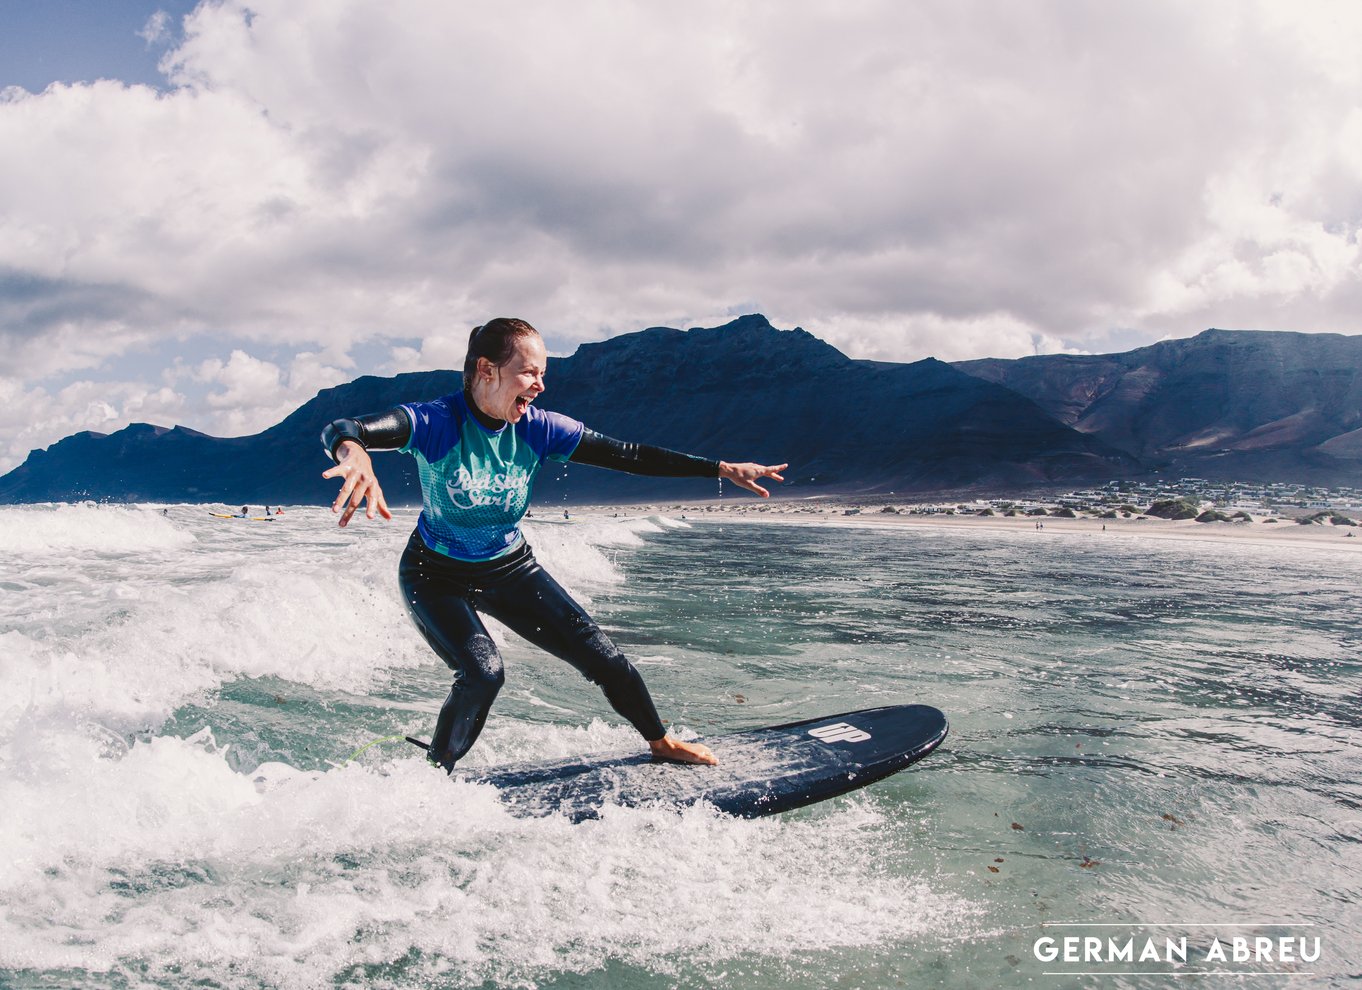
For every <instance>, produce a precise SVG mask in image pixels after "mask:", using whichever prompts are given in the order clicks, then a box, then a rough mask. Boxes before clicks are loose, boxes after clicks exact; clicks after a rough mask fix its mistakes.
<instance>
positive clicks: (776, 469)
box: [719, 461, 790, 498]
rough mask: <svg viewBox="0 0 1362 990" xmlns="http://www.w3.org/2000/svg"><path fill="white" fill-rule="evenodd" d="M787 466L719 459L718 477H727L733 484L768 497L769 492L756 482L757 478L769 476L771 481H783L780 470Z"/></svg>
mask: <svg viewBox="0 0 1362 990" xmlns="http://www.w3.org/2000/svg"><path fill="white" fill-rule="evenodd" d="M789 466H790V465H788V464H751V463H744V464H730V463H728V461H720V462H719V477H720V478H727V479H728V480H729V481H731V482H733V484H735V485H740V486H741V487H743V488H746V489H747V490H748V491H749V492H756V493H757V494H758V495H760V496H761V497H762V498H770V496H771V493H770V492H768V491H767V490H766V489H765V488H762V487H761V485H759V484H757V479H759V478H770V479H772V480H773V481H784V480H785V478H784V476H783V475H781V473H780V472H782V471H784V470H785V469H786V468H787V467H789Z"/></svg>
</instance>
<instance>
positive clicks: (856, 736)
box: [809, 722, 870, 742]
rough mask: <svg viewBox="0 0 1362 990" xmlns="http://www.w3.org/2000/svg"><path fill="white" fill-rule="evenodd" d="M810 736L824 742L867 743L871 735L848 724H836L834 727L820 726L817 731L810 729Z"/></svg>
mask: <svg viewBox="0 0 1362 990" xmlns="http://www.w3.org/2000/svg"><path fill="white" fill-rule="evenodd" d="M809 735H811V736H813V737H814V738H815V739H821V740H823V742H865V741H866V740H867V739H869V738H870V733H869V732H866V731H865V730H864V729H858V728H856V726H854V725H851V724H849V723H847V722H835V723H833V724H832V725H820V726H819V727H818V728H816V729H810V730H809Z"/></svg>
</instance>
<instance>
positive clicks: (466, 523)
mask: <svg viewBox="0 0 1362 990" xmlns="http://www.w3.org/2000/svg"><path fill="white" fill-rule="evenodd" d="M401 408H402V409H403V410H405V411H406V413H407V415H408V416H409V417H410V418H411V439H410V440H408V441H407V444H406V446H404V447H402V448H401V450H402V452H403V453H404V454H411V455H412V456H413V457H415V458H416V467H417V470H418V471H419V472H420V475H421V493H422V503H423V505H422V509H421V516H420V518H418V519H417V521H416V528H417V530H418V531H419V532H420V534H421V539H422V540H424V541H425V544H426V546H428V547H430V548H431V549H432V550H435V551H438V552H439V553H442V554H444V555H446V556H448V557H454V558H457V559H459V560H471V561H481V560H494V559H496V558H497V557H501V556H504V555H505V554H507V553H510V552H511V551H512V550H514V549H515V548H516V547H517V546H519V544H520V543H521V540H522V537H521V535H520V526H519V523H520V519H521V517H522V516H524V515H525V510H526V509H528V508H529V506H530V486H531V484H532V483H533V482H534V476H535V473H536V472H537V471H538V470H539V468H540V466H541V465H543V463H544V461H545V460H554V461H566V460H567V459H568V458H569V457H571V456H572V452H573V451H574V450H576V449H577V444H578V443H579V442H580V441H581V439H582V430H583V426H582V424H581V423H579V422H578V421H577V420H575V419H572V418H571V417H570V416H564V415H562V414H561V413H555V412H549V411H547V410H544V409H539V408H536V407H535V406H533V405H532V406H530V407H529V409H527V410H526V411H525V415H524V416H522V417H521V418H520V421H519V422H517V423H514V424H512V423H506V424H504V425H503V426H502V427H501V429H499V430H495V431H494V430H489V429H487V427H485V426H483V425H482V424H481V423H479V422H478V421H477V418H476V417H474V416H473V414H472V413H470V412H469V411H468V404H467V401H466V400H465V399H464V397H463V395H462V394H458V393H456V394H454V395H446V396H444V397H443V398H440V399H436V400H435V401H434V402H412V403H407V404H405V405H403V406H402V407H401Z"/></svg>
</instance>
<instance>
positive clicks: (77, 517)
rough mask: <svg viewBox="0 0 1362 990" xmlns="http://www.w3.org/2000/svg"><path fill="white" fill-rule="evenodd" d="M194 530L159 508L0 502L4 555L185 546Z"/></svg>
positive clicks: (0, 537) (0, 538)
mask: <svg viewBox="0 0 1362 990" xmlns="http://www.w3.org/2000/svg"><path fill="white" fill-rule="evenodd" d="M193 542H194V535H193V534H192V533H190V532H189V531H187V530H186V529H184V528H183V527H181V526H178V525H176V524H175V523H174V522H173V521H172V520H171V519H170V518H169V517H167V516H165V515H162V514H161V512H160V510H158V509H150V508H131V507H125V506H113V505H99V504H96V503H93V502H91V503H83V504H79V505H64V504H62V505H31V506H5V507H0V555H6V554H32V553H42V552H44V551H47V550H77V551H97V552H100V551H102V552H126V553H140V552H144V551H148V550H179V549H183V548H185V547H188V546H189V545H190V544H192V543H193Z"/></svg>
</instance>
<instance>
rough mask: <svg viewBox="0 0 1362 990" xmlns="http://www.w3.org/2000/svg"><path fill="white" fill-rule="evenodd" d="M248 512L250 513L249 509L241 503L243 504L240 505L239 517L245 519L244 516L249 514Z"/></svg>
mask: <svg viewBox="0 0 1362 990" xmlns="http://www.w3.org/2000/svg"><path fill="white" fill-rule="evenodd" d="M250 514H251V510H250V509H249V508H247V507H246V506H244V505H243V506H242V507H241V518H242V519H245V518H246V517H247V516H249V515H250Z"/></svg>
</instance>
